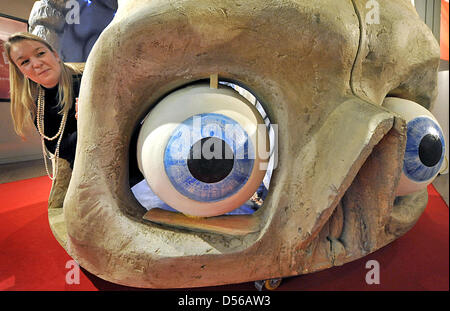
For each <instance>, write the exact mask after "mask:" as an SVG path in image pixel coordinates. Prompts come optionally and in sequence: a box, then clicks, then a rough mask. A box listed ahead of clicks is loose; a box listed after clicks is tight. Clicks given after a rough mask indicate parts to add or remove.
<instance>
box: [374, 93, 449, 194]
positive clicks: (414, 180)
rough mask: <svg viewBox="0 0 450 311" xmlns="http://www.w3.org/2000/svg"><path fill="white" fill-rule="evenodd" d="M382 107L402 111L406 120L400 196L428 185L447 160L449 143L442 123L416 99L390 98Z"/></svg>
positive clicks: (400, 113) (399, 188) (398, 190)
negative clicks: (447, 145) (415, 100)
mask: <svg viewBox="0 0 450 311" xmlns="http://www.w3.org/2000/svg"><path fill="white" fill-rule="evenodd" d="M383 106H384V107H385V108H387V109H388V110H390V111H392V112H394V113H397V114H399V115H400V116H401V117H402V118H403V119H405V121H406V123H407V141H406V150H405V156H404V161H403V171H402V175H401V177H400V182H399V185H398V188H397V196H403V195H407V194H410V193H413V192H416V191H419V190H421V189H424V188H426V187H427V185H429V184H430V183H432V182H433V180H434V179H435V178H436V176H437V175H438V174H439V172H440V170H441V167H442V166H443V163H444V161H445V159H444V157H445V156H444V155H445V148H446V143H445V139H444V135H443V133H442V128H441V126H440V125H439V123H438V121H437V120H436V118H435V117H434V116H433V115H432V114H431V112H430V111H428V110H427V109H425V108H424V107H422V106H421V105H419V104H417V103H415V102H413V101H410V100H405V99H401V98H396V97H388V98H386V99H385V100H384V103H383Z"/></svg>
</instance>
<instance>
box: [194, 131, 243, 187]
mask: <svg viewBox="0 0 450 311" xmlns="http://www.w3.org/2000/svg"><path fill="white" fill-rule="evenodd" d="M205 144H206V145H205ZM233 165H234V155H233V151H232V150H231V148H230V146H228V144H227V143H226V142H225V141H223V140H222V139H219V138H216V137H206V138H203V139H201V140H199V141H197V142H196V143H195V144H194V145H193V146H192V147H191V150H190V153H189V159H188V160H187V166H188V168H189V171H190V172H191V174H192V176H193V177H195V178H196V179H198V180H200V181H202V182H204V183H209V184H212V183H216V182H219V181H221V180H223V179H224V178H225V177H227V176H228V174H229V173H230V172H231V170H232V169H233Z"/></svg>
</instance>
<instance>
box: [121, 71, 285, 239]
mask: <svg viewBox="0 0 450 311" xmlns="http://www.w3.org/2000/svg"><path fill="white" fill-rule="evenodd" d="M202 82H203V83H205V82H206V80H200V81H196V82H195V83H190V84H189V85H188V86H193V85H196V84H199V83H202ZM183 87H186V85H185V86H183ZM183 87H180V88H178V89H177V90H180V89H182V88H183ZM218 87H219V88H226V89H232V90H233V91H234V92H235V93H237V94H240V96H242V97H244V98H245V99H246V100H247V101H248V102H249V103H250V104H251V105H253V107H254V108H256V110H257V111H258V113H259V115H260V117H261V118H262V120H263V121H264V123H265V126H266V129H267V132H268V136H269V143H270V160H269V161H268V167H267V170H266V173H265V176H264V179H263V182H262V183H261V185H260V186H259V187H258V189H257V190H256V191H255V193H254V194H253V195H252V196H251V197H250V198H248V200H247V201H246V202H245V204H243V205H241V206H240V207H238V208H236V209H234V210H232V211H230V212H227V213H225V214H222V215H218V216H214V217H191V216H185V215H184V214H183V213H180V212H179V211H177V210H176V209H175V208H174V207H172V206H169V205H168V204H166V203H165V202H164V201H163V200H161V198H159V197H158V195H156V194H155V193H154V192H153V191H152V189H151V187H150V186H149V184H148V183H147V181H146V180H145V178H144V176H143V174H142V173H140V172H138V174H135V175H138V176H139V177H140V178H138V179H137V180H134V181H133V182H131V181H130V186H131V187H130V188H131V192H132V194H133V195H134V197H135V198H136V200H137V201H138V202H139V204H140V205H141V207H142V208H143V209H145V210H147V213H146V215H145V216H144V219H146V220H150V221H152V222H154V223H158V224H162V225H165V226H169V227H178V228H183V229H186V228H188V229H190V230H194V231H207V232H216V233H224V234H231V235H236V234H237V235H241V234H248V233H251V232H255V231H256V230H258V228H259V225H258V224H257V220H256V217H253V214H254V213H255V212H256V211H258V210H260V209H261V208H262V207H263V204H264V201H265V199H266V197H267V195H268V192H269V188H270V181H271V177H272V171H273V168H274V162H275V160H276V159H275V157H276V152H274V148H275V135H276V130H277V129H276V127H274V126H272V123H271V121H270V118H269V116H268V114H267V113H266V111H265V109H264V108H263V105H262V104H261V102H260V101H259V100H258V99H257V97H256V96H255V95H254V94H253V93H252V92H251V91H250V90H249V89H248V88H246V87H245V86H244V85H243V84H241V83H236V82H235V81H230V80H225V79H220V80H219V81H218ZM175 91H176V90H175ZM173 92H174V91H173ZM173 92H171V93H170V94H172V93H173ZM170 94H169V95H170ZM160 102H161V100H159V101H158V104H159V103H160ZM158 104H156V105H155V106H154V107H156V106H157V105H158ZM154 107H153V108H152V109H151V111H152V110H153V109H154ZM149 113H150V112H149ZM146 118H147V116H146V117H145V118H144V119H143V120H142V122H140V125H139V127H138V128H137V129H136V130H135V132H134V133H135V134H134V135H133V137H132V142H131V148H135V147H136V146H137V142H136V141H137V139H138V138H137V137H138V134H139V132H140V128H141V127H142V124H143V121H144V120H145V119H146ZM225 145H226V143H225ZM135 158H136V157H135ZM135 158H134V159H132V156H130V170H133V171H134V172H135V173H136V172H137V171H139V165H138V164H137V161H135ZM203 160H205V159H203ZM221 161H222V162H223V163H222V164H223V165H222V167H215V165H214V161H212V162H210V163H207V162H205V161H203V162H202V160H201V159H200V161H196V162H195V161H191V162H189V163H188V166H189V171H190V173H191V174H193V176H194V175H195V176H194V177H197V178H203V179H204V181H205V182H211V183H214V182H217V178H219V177H218V176H219V175H223V176H221V177H224V176H225V175H227V174H229V170H230V167H231V166H232V164H230V163H232V161H233V160H232V161H229V160H221ZM224 161H225V162H224ZM217 163H218V162H216V164H217ZM211 165H212V166H211ZM230 165H231V166H230ZM208 170H210V171H212V172H216V173H217V174H215V176H212V178H209V177H208V176H206V175H205V174H206V173H207V171H208ZM130 175H132V174H131V173H130ZM230 217H232V218H231V219H233V220H231V221H230V220H229V219H230ZM237 218H240V220H239V219H237ZM239 224H240V225H239ZM236 226H238V227H239V226H241V227H239V228H237V227H236Z"/></svg>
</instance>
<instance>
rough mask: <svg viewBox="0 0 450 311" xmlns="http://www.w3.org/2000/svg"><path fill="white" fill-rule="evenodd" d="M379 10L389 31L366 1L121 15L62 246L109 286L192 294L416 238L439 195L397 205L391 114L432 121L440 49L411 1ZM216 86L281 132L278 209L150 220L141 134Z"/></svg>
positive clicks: (165, 5)
mask: <svg viewBox="0 0 450 311" xmlns="http://www.w3.org/2000/svg"><path fill="white" fill-rule="evenodd" d="M377 2H378V3H379V14H380V16H379V18H380V23H379V24H376V23H375V24H374V23H371V24H369V23H366V21H365V17H366V13H367V9H366V1H364V0H354V1H350V0H342V1H335V0H322V1H317V0H303V1H301V0H292V1H269V0H258V1H248V0H245V1H244V0H242V1H213V0H169V1H159V0H153V1H152V0H128V1H125V0H123V1H119V9H118V11H117V14H116V16H115V17H114V20H113V21H112V23H111V24H110V25H109V26H108V27H107V28H106V29H105V30H104V31H103V33H102V34H101V36H100V38H99V39H98V41H97V42H96V44H95V46H94V48H93V50H92V52H91V54H90V55H89V58H88V60H87V62H86V68H85V72H84V75H83V80H82V86H81V92H80V99H79V102H80V104H79V105H80V110H79V112H80V117H79V120H78V122H79V123H78V128H79V132H78V145H77V153H76V160H75V165H74V170H73V172H72V177H71V180H70V184H69V187H68V189H67V194H66V196H65V200H64V208H63V209H58V208H52V210H51V211H49V218H50V224H51V227H52V230H53V232H54V234H55V236H56V237H57V239H58V240H59V242H60V243H61V244H62V245H63V246H64V248H65V249H66V250H67V252H68V253H69V254H70V255H71V256H72V257H73V258H74V259H75V260H76V261H77V262H78V263H79V264H80V265H81V266H82V267H84V268H85V269H87V270H88V271H90V272H91V273H93V274H95V275H97V276H99V277H101V278H103V279H105V280H108V281H111V282H114V283H118V284H123V285H128V286H134V287H144V288H183V287H201V286H211V285H221V284H230V283H240V282H247V281H254V280H264V279H270V278H279V277H288V276H293V275H300V274H305V273H311V272H314V271H319V270H323V269H327V268H330V267H332V266H335V265H342V264H345V263H347V262H350V261H353V260H355V259H358V258H361V257H363V256H365V255H367V254H369V253H371V252H373V251H375V250H377V249H379V248H381V247H383V246H385V245H387V244H388V243H390V242H392V241H393V240H395V239H396V238H398V237H399V236H401V235H403V234H404V233H405V232H407V231H408V230H409V229H410V228H411V227H412V226H413V225H414V224H415V223H416V221H417V220H418V218H419V217H420V215H421V213H422V212H423V210H424V208H425V206H426V204H427V199H428V197H427V191H426V189H422V190H420V191H417V192H413V193H410V194H408V195H405V196H402V197H396V188H397V185H398V183H399V180H400V176H401V174H402V169H403V163H404V156H405V146H406V144H407V122H406V121H405V119H404V118H402V117H401V115H399V114H398V113H394V112H391V111H390V110H389V109H387V108H386V107H384V106H383V102H384V100H385V98H386V97H388V96H389V97H398V98H401V99H404V100H408V102H415V103H417V104H420V105H421V106H423V107H425V108H427V109H429V108H430V106H431V105H432V104H433V101H434V98H435V97H436V78H437V68H438V65H439V49H438V45H437V43H436V42H435V40H434V38H433V35H432V34H431V32H430V31H429V30H428V29H427V28H426V26H425V25H424V24H423V23H422V22H421V21H420V19H419V17H418V16H417V14H416V13H415V10H414V8H413V7H412V6H411V1H409V0H399V1H390V0H378V1H377ZM215 74H218V77H219V80H227V81H234V82H236V83H238V84H240V85H242V86H244V87H245V88H246V89H248V90H250V91H251V92H252V93H253V94H255V96H256V97H257V98H258V99H259V100H260V102H261V104H262V105H263V106H264V109H265V111H266V112H267V114H268V116H269V117H270V120H271V122H272V124H277V125H278V141H277V143H278V149H277V153H278V154H277V155H278V161H277V167H276V169H275V170H274V171H273V175H272V180H271V184H270V190H269V193H268V196H267V198H266V199H265V200H264V204H263V206H262V207H261V208H260V209H258V211H256V212H255V213H254V214H252V215H245V217H240V216H239V215H237V216H217V218H210V217H203V218H202V217H191V216H189V215H183V214H182V213H178V214H174V217H173V218H172V217H171V214H170V213H169V212H161V213H159V212H158V210H154V211H153V212H152V213H151V215H146V213H147V210H146V209H144V208H143V207H142V206H141V205H140V204H139V203H138V202H137V201H136V199H135V197H134V196H133V194H132V192H131V191H130V187H129V184H128V175H129V173H128V154H129V150H128V148H129V145H130V140H131V137H132V134H133V130H134V129H135V128H136V127H137V126H138V125H139V124H140V121H141V120H142V119H143V118H144V117H145V116H146V115H147V113H148V112H149V111H150V110H151V108H152V107H154V106H155V105H157V103H158V102H159V101H160V99H161V98H164V97H166V96H168V94H170V93H171V92H173V91H175V90H176V89H179V88H182V87H183V86H185V85H188V84H190V85H192V83H194V82H196V81H200V80H205V79H209V77H210V76H211V75H215ZM224 87H225V86H219V90H218V91H220V88H224ZM204 105H205V107H206V106H208V105H212V101H211V102H208V100H205V102H204ZM68 173H69V174H70V172H68ZM61 178H64V176H61ZM53 197H57V196H56V195H53ZM173 207H174V208H175V209H176V206H173ZM145 215H146V217H144V216H145ZM232 217H236V218H234V219H235V221H233V218H232ZM148 219H150V220H148Z"/></svg>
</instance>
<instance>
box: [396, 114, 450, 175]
mask: <svg viewBox="0 0 450 311" xmlns="http://www.w3.org/2000/svg"><path fill="white" fill-rule="evenodd" d="M407 127H408V136H407V141H406V151H405V158H404V163H403V172H404V173H405V175H406V176H407V177H408V178H409V179H411V180H413V181H415V182H423V181H427V180H429V179H430V178H432V177H434V176H435V175H436V174H437V173H438V172H439V169H440V168H441V165H442V162H443V160H444V154H445V143H444V137H443V134H442V131H441V129H440V128H439V126H438V125H437V124H436V122H435V121H433V120H432V119H431V118H428V117H418V118H415V119H413V120H411V121H410V122H408V125H407ZM430 141H431V143H430Z"/></svg>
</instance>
